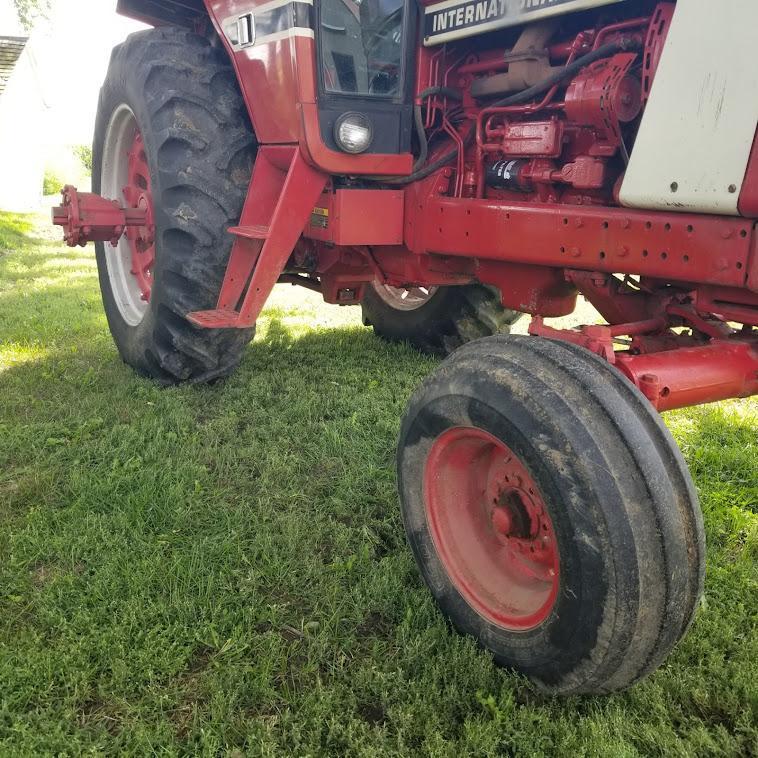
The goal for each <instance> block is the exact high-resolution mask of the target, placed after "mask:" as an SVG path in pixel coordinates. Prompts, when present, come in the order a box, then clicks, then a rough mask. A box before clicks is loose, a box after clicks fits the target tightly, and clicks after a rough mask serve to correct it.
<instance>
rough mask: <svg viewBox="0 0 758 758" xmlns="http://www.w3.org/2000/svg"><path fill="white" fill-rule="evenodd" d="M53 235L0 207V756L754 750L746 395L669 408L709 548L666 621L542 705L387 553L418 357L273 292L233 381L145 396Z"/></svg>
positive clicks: (757, 506)
mask: <svg viewBox="0 0 758 758" xmlns="http://www.w3.org/2000/svg"><path fill="white" fill-rule="evenodd" d="M28 235H32V236H28ZM33 235H37V236H39V235H44V236H47V237H48V238H47V239H35V238H34V236H33ZM50 235H51V233H49V232H47V231H45V230H44V227H42V226H40V225H37V226H36V227H35V228H34V229H32V226H31V223H30V221H29V220H28V219H24V218H22V217H17V216H15V217H14V216H8V215H4V216H0V520H1V524H2V527H1V528H0V627H1V628H0V754H2V755H39V754H53V753H55V754H61V755H63V754H65V755H77V754H81V753H94V754H102V753H114V752H125V753H131V754H136V755H144V754H148V753H153V752H155V753H158V754H166V755H171V754H203V755H243V754H250V755H363V756H374V755H380V754H381V755H449V756H462V755H472V756H479V755H546V756H550V755H590V756H637V755H640V756H648V755H653V756H656V755H682V756H688V755H702V756H711V755H735V756H736V755H755V754H758V747H757V746H758V727H757V725H756V722H757V721H758V628H757V627H758V624H757V622H758V569H757V568H756V566H757V564H758V515H757V511H758V471H757V464H756V460H757V459H756V453H757V452H758V448H757V445H756V436H757V435H756V430H757V428H758V403H757V402H756V401H755V400H752V401H741V402H731V403H723V404H721V405H717V406H712V407H708V408H701V409H695V410H688V411H682V412H678V413H673V414H669V415H668V416H667V422H668V423H669V425H670V427H671V428H672V430H673V432H674V434H675V436H676V438H677V440H678V442H679V443H680V444H681V446H682V449H683V450H684V454H685V456H686V457H687V459H688V462H689V464H690V466H691V467H692V472H693V475H694V477H695V481H696V483H697V486H698V489H699V491H700V496H701V499H702V505H703V509H704V512H705V520H706V527H707V532H708V540H709V559H708V579H707V587H706V596H705V601H704V603H703V606H702V607H701V609H700V610H699V613H698V617H697V619H696V621H695V624H694V626H693V629H692V631H691V633H690V634H689V636H688V637H687V638H686V639H685V640H684V642H683V643H682V644H681V645H680V646H679V647H678V648H677V650H676V651H675V653H674V655H673V656H672V657H671V658H670V660H669V662H668V663H667V665H666V666H665V667H664V668H662V669H661V670H660V671H659V672H657V673H656V674H655V675H654V676H652V677H651V678H650V679H649V680H647V681H645V682H644V683H642V684H640V685H639V686H637V687H635V688H633V689H632V690H631V691H629V692H626V693H623V694H620V695H616V696H613V697H608V698H597V699H595V698H581V699H580V698H574V699H569V700H554V699H549V698H545V697H544V696H541V695H539V694H538V693H536V692H535V691H534V690H533V689H532V688H531V687H530V686H529V684H528V683H527V682H525V681H524V680H523V679H521V678H519V677H518V676H516V675H514V674H511V673H508V672H505V671H501V670H499V669H497V668H495V667H494V666H493V665H492V663H491V661H490V659H489V657H488V656H487V655H486V654H485V653H483V652H481V651H479V650H478V649H477V648H476V647H475V646H474V644H473V643H472V642H471V640H469V639H465V638H462V637H459V636H457V635H455V634H453V633H451V632H450V631H449V630H448V628H447V626H446V625H445V622H444V621H443V619H442V618H441V616H440V615H439V613H438V612H437V611H436V609H435V607H434V605H433V603H432V602H431V601H430V598H429V595H428V593H427V591H426V590H425V588H424V587H423V586H422V583H421V581H420V579H419V575H418V573H417V571H416V569H415V567H414V564H413V561H412V559H411V556H410V553H409V551H408V549H407V547H406V544H405V538H404V534H403V531H402V526H401V523H400V518H399V513H398V504H397V496H396V492H395V482H394V471H393V458H394V444H395V436H396V433H397V429H398V424H399V419H400V416H401V414H402V412H403V408H404V405H405V403H406V400H407V398H408V396H409V394H410V393H411V391H412V390H413V388H414V386H415V385H416V384H417V383H418V382H419V381H420V380H421V379H422V378H423V377H424V376H425V375H427V374H428V373H429V371H430V370H432V368H433V367H434V366H435V365H436V362H435V361H433V360H431V359H428V358H424V357H421V356H419V355H417V354H416V353H414V352H412V351H411V350H409V349H405V348H402V347H391V346H387V345H385V344H383V343H381V342H380V341H378V340H377V339H375V338H374V337H373V336H372V334H371V332H370V331H369V330H366V329H364V328H362V327H361V326H360V321H359V314H358V313H357V312H356V309H338V308H336V307H329V306H324V305H323V304H319V303H318V302H317V300H316V299H315V296H311V295H309V294H303V293H301V292H299V291H297V290H293V289H281V290H280V291H278V292H277V293H276V294H275V297H274V298H273V300H272V302H271V304H270V305H269V307H268V308H267V310H266V312H265V317H264V318H263V319H262V322H261V324H260V329H259V335H258V337H257V338H256V341H255V343H254V344H253V345H251V346H250V348H249V349H248V351H247V354H246V356H245V359H244V361H243V364H242V367H241V369H240V370H239V371H238V372H237V373H236V374H235V375H234V377H233V378H231V379H230V380H229V381H227V382H226V383H224V384H220V385H217V386H214V387H180V388H177V389H169V390H161V389H159V388H157V387H156V386H154V385H153V384H152V383H151V382H149V381H146V380H144V379H140V378H138V377H136V376H135V375H134V374H133V373H132V372H131V371H130V370H129V369H128V368H127V367H126V366H124V365H123V364H122V363H121V362H120V361H119V359H118V356H117V354H116V350H115V348H114V346H113V344H112V342H111V339H110V336H109V334H108V331H107V327H106V324H105V319H104V317H103V315H102V311H101V306H100V302H99V293H98V289H97V281H96V272H95V265H94V260H93V255H92V252H91V250H90V249H86V250H84V249H81V248H76V249H74V250H69V249H68V248H64V247H61V246H60V245H58V244H57V243H55V242H52V241H51V237H50Z"/></svg>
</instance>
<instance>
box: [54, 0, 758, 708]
mask: <svg viewBox="0 0 758 758" xmlns="http://www.w3.org/2000/svg"><path fill="white" fill-rule="evenodd" d="M119 11H120V12H121V13H123V14H125V15H127V16H130V17H132V18H136V19H140V20H142V21H146V22H148V23H149V24H151V25H152V26H153V27H154V28H152V29H150V30H148V31H144V32H140V33H137V34H134V35H132V36H131V37H129V39H127V40H126V42H124V43H123V44H122V45H120V46H119V47H117V48H116V49H115V50H114V52H113V57H112V59H111V63H110V68H109V70H108V74H107V77H106V79H105V83H104V85H103V88H102V92H101V95H100V104H99V113H98V118H97V126H96V130H95V139H94V172H93V180H94V181H93V183H94V194H79V193H77V191H76V190H75V189H74V188H73V187H67V188H66V189H65V191H64V202H63V205H62V206H61V207H60V208H56V209H54V221H55V223H56V224H59V225H61V226H63V227H64V229H65V235H66V239H67V241H68V242H69V244H71V245H76V244H82V245H83V244H85V243H86V242H87V241H94V242H95V243H96V249H97V263H98V268H99V275H100V284H101V287H102V294H103V302H104V306H105V311H106V313H107V317H108V322H109V325H110V329H111V331H112V333H113V337H114V339H115V341H116V344H117V346H118V349H119V352H120V354H121V356H122V357H123V359H124V360H125V361H126V362H127V363H128V364H130V365H131V366H133V367H134V368H135V369H136V370H137V371H139V372H140V373H142V374H145V375H147V376H150V377H153V378H154V379H156V380H157V381H159V382H162V383H165V384H172V383H176V382H184V381H190V382H204V381H209V380H212V379H216V378H218V377H223V376H225V375H227V374H229V373H230V372H231V371H232V370H233V369H234V368H235V366H236V365H237V364H238V363H239V361H240V358H241V357H242V355H243V352H244V350H245V346H246V345H247V343H248V342H249V341H250V340H251V339H252V337H253V333H254V329H255V323H256V319H257V318H258V316H259V314H260V312H261V309H262V308H263V306H264V304H265V302H266V299H267V298H268V296H269V294H270V293H271V290H272V288H273V287H274V285H275V284H276V283H277V282H286V283H290V284H299V285H302V286H304V287H307V288H309V289H312V290H315V291H317V292H320V293H321V294H322V295H323V297H324V299H325V300H326V301H327V302H329V303H339V304H343V305H348V304H359V305H360V306H361V307H362V309H363V314H364V320H365V322H366V324H370V325H372V326H373V328H374V330H375V331H376V333H377V334H378V335H380V336H381V337H384V338H386V339H389V340H405V341H409V342H411V343H413V344H414V345H416V346H418V347H419V348H420V349H422V350H426V351H432V352H435V353H440V354H446V353H452V355H451V357H450V358H449V359H448V360H446V361H445V362H444V363H442V365H441V366H440V367H439V368H438V369H437V370H436V371H434V372H433V373H432V375H431V376H430V377H429V378H428V379H427V380H426V381H425V382H424V383H423V385H422V386H421V387H420V388H419V389H418V391H417V392H416V393H415V395H414V396H413V398H412V399H411V401H410V403H409V405H408V410H407V413H406V415H405V418H404V420H403V423H402V430H401V434H400V440H399V444H398V453H397V473H398V486H399V492H400V501H401V504H402V512H403V518H404V523H405V527H406V530H407V534H408V539H409V542H410V546H411V549H412V551H413V553H414V555H415V558H416V560H417V562H418V565H419V568H420V570H421V573H422V574H423V577H424V579H425V580H426V582H427V584H428V585H429V588H430V590H431V592H432V594H433V595H434V597H435V598H436V600H437V602H438V603H439V605H440V607H441V609H442V611H443V612H444V613H445V614H446V615H447V617H449V619H450V620H451V622H452V623H453V624H454V626H455V627H457V628H458V629H459V630H461V631H462V632H464V633H467V634H471V635H473V636H474V637H475V638H476V639H477V640H478V641H479V642H480V643H481V645H482V646H483V647H484V648H486V649H487V650H489V651H491V653H492V655H493V656H494V658H495V660H496V661H497V662H498V663H499V664H502V665H504V666H508V667H512V668H515V669H517V670H519V671H522V672H524V673H525V674H526V675H528V676H530V677H532V678H533V679H534V680H535V681H537V682H538V683H539V684H541V685H542V686H543V687H545V688H547V689H548V690H550V691H553V692H558V693H604V692H610V691H614V690H618V689H620V688H624V687H627V686H629V685H631V684H632V683H634V682H636V681H637V680H639V679H641V678H642V677H644V676H645V675H647V674H648V673H650V672H652V671H653V670H655V669H656V667H658V666H659V665H660V664H661V662H662V661H663V660H664V659H665V658H666V656H667V655H668V653H669V652H670V651H671V649H672V647H673V646H674V645H675V644H676V643H677V641H678V640H679V639H680V638H681V637H682V635H683V634H684V633H685V632H686V631H687V628H688V627H689V625H690V623H691V622H692V619H693V615H694V613H695V609H696V607H697V605H698V599H699V597H700V594H701V591H702V586H703V573H704V552H705V545H704V537H703V523H702V516H701V513H700V510H699V506H698V501H697V495H696V492H695V488H694V487H693V483H692V480H691V478H690V475H689V473H688V471H687V469H686V466H685V463H684V460H683V458H682V455H681V454H680V452H679V450H678V449H677V447H676V445H675V443H674V441H673V439H672V437H671V435H670V433H669V432H668V431H667V429H666V427H665V426H664V424H663V422H662V421H661V418H660V417H659V415H658V411H663V410H667V409H671V408H678V407H683V406H688V405H693V404H697V403H706V402H711V401H715V400H721V399H725V398H733V397H747V396H749V395H752V394H755V393H757V392H758V330H757V329H756V327H758V242H757V240H758V235H757V234H756V219H758V139H756V126H757V125H758V68H756V66H755V43H756V41H757V40H756V29H758V3H756V2H755V0H730V2H728V3H705V2H701V1H700V0H678V2H656V1H655V0H441V1H440V0H419V1H418V2H414V1H413V0H315V1H314V0H268V1H265V0H181V2H179V1H178V0H120V2H119ZM579 294H581V295H583V296H584V297H585V298H586V299H587V300H588V301H589V302H590V303H591V304H592V305H593V306H594V307H595V308H596V309H597V310H598V311H599V312H600V314H601V315H602V316H603V318H604V319H605V320H606V321H607V324H605V325H602V326H599V325H590V326H585V327H582V328H578V329H573V330H558V329H555V328H551V327H549V326H547V325H546V324H545V321H544V319H545V318H546V317H557V316H565V315H567V314H570V313H571V312H572V311H573V310H574V307H575V305H576V301H577V296H578V295H579ZM521 314H530V315H531V325H530V327H529V333H530V335H531V336H528V337H513V336H507V335H506V334H505V333H506V332H507V331H508V326H509V324H511V323H512V322H513V321H514V320H515V319H516V318H517V317H519V316H520V315H521ZM481 338H485V339H481Z"/></svg>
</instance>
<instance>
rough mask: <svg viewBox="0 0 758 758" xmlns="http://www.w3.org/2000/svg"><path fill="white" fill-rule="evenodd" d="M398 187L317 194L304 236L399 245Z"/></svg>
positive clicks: (401, 204) (400, 207)
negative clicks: (314, 206)
mask: <svg viewBox="0 0 758 758" xmlns="http://www.w3.org/2000/svg"><path fill="white" fill-rule="evenodd" d="M404 204H405V197H404V193H403V191H402V190H337V191H336V192H334V193H325V194H324V195H322V196H321V198H320V199H319V201H318V202H317V204H316V208H314V213H313V214H312V215H311V219H310V221H309V222H308V225H307V226H306V227H305V236H306V237H309V238H311V239H316V240H321V241H323V242H332V243H334V244H335V245H346V246H350V245H401V244H402V243H403V212H404Z"/></svg>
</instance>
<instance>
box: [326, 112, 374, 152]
mask: <svg viewBox="0 0 758 758" xmlns="http://www.w3.org/2000/svg"><path fill="white" fill-rule="evenodd" d="M373 138H374V130H373V128H372V127H371V122H370V121H369V120H368V119H367V118H366V116H364V115H363V114H362V113H355V112H350V113H343V114H342V115H341V116H340V117H339V118H338V119H337V122H336V123H335V124H334V139H335V140H336V142H337V144H338V145H339V146H340V148H341V149H342V150H344V151H345V152H346V153H365V152H366V150H368V148H369V147H370V145H371V140H372V139H373Z"/></svg>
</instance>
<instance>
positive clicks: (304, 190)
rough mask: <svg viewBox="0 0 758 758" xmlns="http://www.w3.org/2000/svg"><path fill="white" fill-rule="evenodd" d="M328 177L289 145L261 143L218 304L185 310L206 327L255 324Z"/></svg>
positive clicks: (234, 230) (191, 318)
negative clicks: (206, 308)
mask: <svg viewBox="0 0 758 758" xmlns="http://www.w3.org/2000/svg"><path fill="white" fill-rule="evenodd" d="M326 180H327V176H326V174H322V173H321V172H320V171H317V170H316V169H314V168H312V167H311V166H310V165H309V164H308V163H306V162H305V159H304V158H303V156H302V155H301V154H300V150H299V148H297V147H294V146H291V145H263V146H261V147H260V148H259V150H258V156H257V158H256V160H255V166H254V167H253V178H252V180H251V182H250V188H249V189H248V194H247V198H246V200H245V205H244V207H243V209H242V215H241V218H240V223H239V224H238V225H237V226H233V227H232V228H231V229H229V231H230V232H231V233H232V234H233V235H235V237H236V239H235V240H234V244H233V245H232V251H231V254H230V256H229V263H228V264H227V267H226V273H225V274H224V281H223V282H222V284H221V291H220V293H219V296H218V300H217V302H216V308H215V309H214V310H208V311H196V312H194V313H189V314H188V315H187V318H188V319H189V321H191V322H192V323H193V324H196V325H197V326H201V327H204V328H206V329H229V328H236V329H247V328H248V327H251V326H253V325H254V324H255V321H256V319H257V318H258V316H259V315H260V312H261V310H262V308H263V305H264V303H265V302H266V298H268V296H269V295H270V294H271V290H272V289H273V288H274V285H275V284H276V282H277V280H278V279H279V277H280V276H281V274H282V272H283V271H284V268H285V266H286V265H287V261H288V260H289V257H290V255H291V254H292V250H293V249H294V247H295V245H296V244H297V241H298V239H299V238H300V234H301V233H302V230H303V229H304V227H305V225H306V222H307V221H308V219H309V218H310V214H311V212H312V211H313V206H314V205H315V203H316V201H317V200H318V198H319V196H320V195H321V193H322V192H323V190H324V186H325V185H326Z"/></svg>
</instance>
